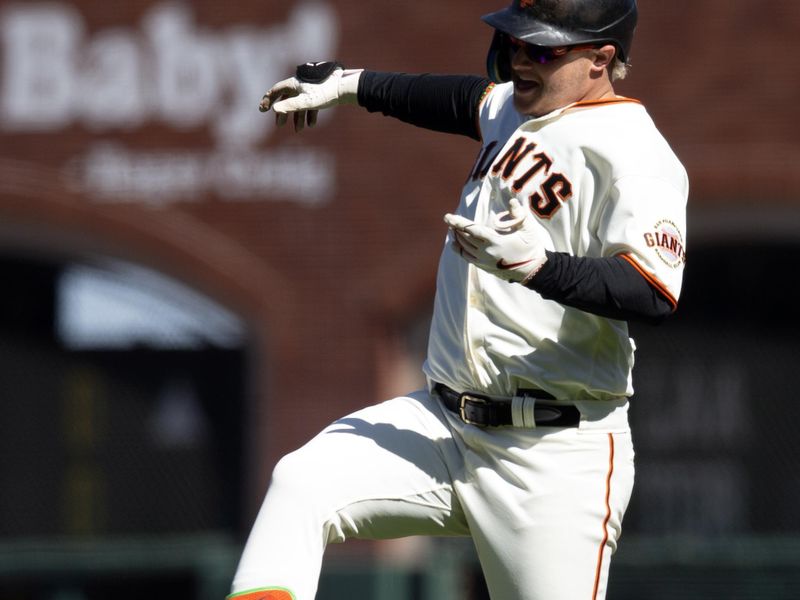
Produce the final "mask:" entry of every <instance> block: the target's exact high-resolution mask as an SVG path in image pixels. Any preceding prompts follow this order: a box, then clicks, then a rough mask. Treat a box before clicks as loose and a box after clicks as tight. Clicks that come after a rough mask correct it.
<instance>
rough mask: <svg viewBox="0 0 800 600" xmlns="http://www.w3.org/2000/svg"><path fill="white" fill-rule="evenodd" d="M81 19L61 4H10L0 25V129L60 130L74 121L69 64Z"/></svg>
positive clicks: (70, 67) (70, 66) (71, 75)
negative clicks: (0, 64) (0, 71)
mask: <svg viewBox="0 0 800 600" xmlns="http://www.w3.org/2000/svg"><path fill="white" fill-rule="evenodd" d="M81 32H82V27H81V21H80V19H79V18H78V15H77V14H76V13H75V11H74V10H73V9H71V8H69V7H67V6H64V5H60V4H47V5H39V6H36V5H34V6H22V5H19V6H13V7H10V8H8V9H6V10H5V11H4V13H3V17H2V22H0V33H1V34H2V45H3V79H2V85H3V87H2V95H0V102H1V103H2V109H1V110H2V116H3V127H4V128H5V129H10V130H29V131H37V130H49V129H56V128H61V127H64V126H66V125H68V124H69V122H70V120H71V119H72V118H74V116H75V115H74V111H73V110H72V108H73V106H72V94H73V90H74V87H75V84H76V81H75V73H74V71H73V66H74V64H75V53H76V49H77V43H78V40H79V39H80V37H81Z"/></svg>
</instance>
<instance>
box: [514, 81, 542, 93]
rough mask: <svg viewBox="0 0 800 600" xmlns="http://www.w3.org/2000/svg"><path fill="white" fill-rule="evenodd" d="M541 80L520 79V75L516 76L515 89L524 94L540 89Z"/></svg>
mask: <svg viewBox="0 0 800 600" xmlns="http://www.w3.org/2000/svg"><path fill="white" fill-rule="evenodd" d="M539 87H540V86H539V82H538V81H531V80H528V79H520V78H519V77H514V89H515V90H516V91H518V92H521V93H523V94H525V93H527V92H532V91H534V90H536V89H538V88H539Z"/></svg>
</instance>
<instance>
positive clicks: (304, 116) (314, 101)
mask: <svg viewBox="0 0 800 600" xmlns="http://www.w3.org/2000/svg"><path fill="white" fill-rule="evenodd" d="M362 71H363V69H349V70H345V69H344V68H343V67H342V65H341V64H339V63H337V62H318V63H305V64H304V65H299V66H298V67H297V71H296V73H295V76H294V77H290V78H289V79H284V80H283V81H279V82H278V83H276V84H275V85H273V86H272V87H271V88H270V89H269V91H268V92H267V93H266V94H264V96H262V98H261V102H260V103H259V105H258V109H259V110H260V111H261V112H267V111H268V110H269V109H270V108H271V109H272V110H273V111H275V121H276V123H277V124H278V126H282V125H284V124H286V121H287V120H288V117H289V114H292V115H293V117H294V129H295V131H300V130H301V129H303V127H304V126H305V125H306V124H308V126H309V127H313V126H314V125H316V124H317V114H318V113H319V111H320V109H323V108H329V107H331V106H336V105H337V104H355V103H356V101H357V98H356V96H357V93H358V80H359V78H360V77H361V73H362Z"/></svg>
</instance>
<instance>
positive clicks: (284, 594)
mask: <svg viewBox="0 0 800 600" xmlns="http://www.w3.org/2000/svg"><path fill="white" fill-rule="evenodd" d="M234 599H235V600H295V597H294V594H293V593H292V592H290V591H289V590H287V589H286V588H274V587H271V588H259V589H256V590H248V591H246V592H238V593H236V594H231V595H230V596H228V597H227V598H226V600H234Z"/></svg>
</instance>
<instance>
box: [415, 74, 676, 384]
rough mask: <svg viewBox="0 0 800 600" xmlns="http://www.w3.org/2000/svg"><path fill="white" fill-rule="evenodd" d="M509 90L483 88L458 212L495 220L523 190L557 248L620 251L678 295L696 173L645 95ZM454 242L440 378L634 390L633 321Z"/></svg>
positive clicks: (434, 344)
mask: <svg viewBox="0 0 800 600" xmlns="http://www.w3.org/2000/svg"><path fill="white" fill-rule="evenodd" d="M512 96H513V84H512V83H507V84H502V85H497V86H494V87H493V88H491V89H490V90H489V91H488V92H487V94H486V96H485V98H484V100H483V101H482V104H481V107H480V130H481V135H482V138H483V148H482V150H481V153H480V155H479V157H478V160H477V162H476V164H475V167H474V169H473V171H472V173H471V175H470V177H469V178H468V180H467V182H466V184H465V185H464V189H463V192H462V194H461V201H460V204H459V206H458V209H457V211H456V212H457V213H458V214H460V215H464V216H465V217H467V218H470V219H473V220H475V221H476V222H478V223H483V224H486V225H489V226H490V225H491V222H492V221H491V219H492V216H493V215H496V214H498V213H501V212H503V211H506V210H508V201H509V199H510V198H511V197H512V196H516V197H517V198H519V199H520V201H522V203H523V205H525V206H527V208H528V210H530V211H531V212H532V214H533V216H534V217H535V218H536V219H535V220H536V221H537V222H538V224H539V225H540V227H541V232H542V235H543V239H544V240H545V247H546V248H547V249H548V250H551V251H555V252H566V253H569V254H571V255H574V256H579V257H582V256H587V257H611V256H617V255H620V256H623V257H624V258H625V259H626V260H628V261H629V262H630V263H631V264H632V265H633V266H634V267H635V268H636V269H637V270H638V271H639V272H640V273H641V274H642V276H643V277H645V278H646V279H647V280H648V281H649V282H650V284H651V285H653V286H655V287H656V288H657V289H658V290H659V291H660V292H661V293H662V294H663V295H664V296H665V297H667V298H668V299H670V301H671V302H672V303H673V305H674V304H676V302H677V298H678V295H679V294H680V288H681V277H682V271H683V267H684V263H685V258H686V250H685V247H686V238H685V233H686V215H685V213H686V203H687V197H688V180H687V176H686V172H685V169H684V168H683V166H682V165H681V163H680V162H679V160H678V159H677V157H676V156H675V154H674V153H673V152H672V150H671V149H670V147H669V145H668V144H667V142H666V141H665V140H664V138H663V137H662V136H661V134H660V133H659V132H658V130H657V129H656V127H655V125H654V123H653V121H652V120H651V118H650V117H649V115H648V114H647V111H646V110H645V108H644V107H643V106H642V105H641V104H640V103H639V102H637V101H635V100H631V99H628V98H622V97H617V98H614V99H610V100H600V101H591V102H585V103H581V102H578V103H575V104H571V105H569V106H567V107H565V108H562V109H559V110H556V111H554V112H552V113H550V114H548V115H545V116H542V117H539V118H530V117H525V116H523V115H520V114H519V113H518V112H517V111H516V110H514V107H513V98H512ZM451 235H452V234H451ZM447 241H448V244H447V245H446V247H445V248H444V251H443V252H442V256H441V259H440V263H439V273H438V281H437V294H436V300H435V305H434V314H433V321H432V324H431V330H430V338H429V346H428V357H427V360H426V362H425V366H424V371H425V373H426V375H427V376H428V377H429V378H430V379H431V380H433V381H437V382H441V383H444V384H446V385H448V386H450V387H451V388H453V389H456V390H459V391H464V390H473V391H482V392H484V393H487V394H495V395H502V396H511V395H513V394H514V392H515V391H516V390H517V389H518V388H539V389H543V390H545V391H547V392H549V393H551V394H553V395H554V396H556V397H557V398H559V399H563V400H606V399H612V398H616V399H619V398H622V397H626V396H630V395H631V394H632V393H633V387H632V383H631V371H632V368H633V360H634V349H635V345H634V342H633V340H632V339H630V337H629V335H628V327H627V323H626V322H624V321H619V320H614V319H609V318H605V317H601V316H597V315H594V314H590V313H588V312H584V311H582V310H578V309H575V308H571V307H568V306H564V305H562V304H559V303H558V302H555V301H552V300H546V299H544V298H542V297H541V296H540V295H539V294H538V293H537V292H535V291H532V290H529V289H527V288H525V287H523V286H522V285H520V284H517V283H508V282H506V281H504V280H502V279H499V278H498V277H495V276H494V275H492V274H490V273H487V272H484V271H482V270H481V269H478V268H476V267H475V266H473V265H471V264H469V263H468V262H467V261H465V260H464V259H462V258H461V257H460V256H459V255H458V254H457V253H456V252H454V251H453V250H452V249H451V248H450V241H451V240H450V238H449V236H448V240H447Z"/></svg>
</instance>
